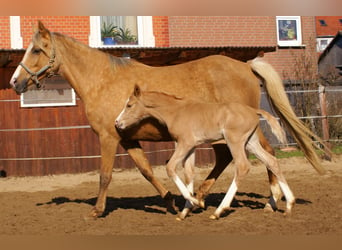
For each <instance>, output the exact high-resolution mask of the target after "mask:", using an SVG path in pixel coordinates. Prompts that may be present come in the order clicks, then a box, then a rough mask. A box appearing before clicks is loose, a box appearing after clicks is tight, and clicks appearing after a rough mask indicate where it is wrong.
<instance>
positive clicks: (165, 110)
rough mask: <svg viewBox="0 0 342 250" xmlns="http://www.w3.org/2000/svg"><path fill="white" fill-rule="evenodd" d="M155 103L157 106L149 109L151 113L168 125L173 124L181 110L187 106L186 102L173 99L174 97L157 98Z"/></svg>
mask: <svg viewBox="0 0 342 250" xmlns="http://www.w3.org/2000/svg"><path fill="white" fill-rule="evenodd" d="M154 101H156V103H157V104H156V105H155V106H154V107H153V108H149V113H150V115H151V116H153V117H154V118H156V119H157V120H159V121H160V122H162V123H164V124H166V125H168V124H170V123H172V121H173V120H174V119H175V116H176V115H177V113H178V111H179V109H181V108H182V107H184V105H186V102H185V101H184V100H178V99H173V97H165V96H162V98H155V100H154ZM154 101H153V102H154Z"/></svg>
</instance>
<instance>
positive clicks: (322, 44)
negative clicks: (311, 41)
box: [317, 37, 333, 52]
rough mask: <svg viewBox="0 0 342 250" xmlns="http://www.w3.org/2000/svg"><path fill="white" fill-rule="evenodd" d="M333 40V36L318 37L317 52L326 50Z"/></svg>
mask: <svg viewBox="0 0 342 250" xmlns="http://www.w3.org/2000/svg"><path fill="white" fill-rule="evenodd" d="M332 40H333V37H322V38H317V52H322V51H324V50H325V49H326V48H327V47H328V45H329V43H330V42H331V41H332Z"/></svg>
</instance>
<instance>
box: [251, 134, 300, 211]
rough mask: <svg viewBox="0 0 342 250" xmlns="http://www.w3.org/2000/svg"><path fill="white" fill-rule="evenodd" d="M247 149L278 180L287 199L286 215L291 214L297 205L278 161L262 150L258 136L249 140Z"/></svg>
mask: <svg viewBox="0 0 342 250" xmlns="http://www.w3.org/2000/svg"><path fill="white" fill-rule="evenodd" d="M247 149H248V150H250V151H251V152H252V153H254V154H255V156H256V157H257V158H258V159H260V160H261V161H262V162H263V163H264V164H265V165H266V167H267V168H268V169H269V170H270V171H271V172H272V173H273V174H274V175H275V176H276V177H277V178H278V183H279V186H280V189H281V191H282V192H283V193H284V195H285V199H286V212H285V214H290V213H291V210H292V207H293V205H294V204H295V197H294V195H293V193H292V191H291V189H290V187H289V186H288V184H287V182H286V179H285V177H284V175H283V173H282V171H281V169H280V167H279V164H278V161H277V159H276V158H275V157H274V156H273V155H271V154H269V153H268V152H267V151H265V150H264V149H263V148H262V146H261V145H260V143H259V139H258V136H257V135H256V134H254V135H253V136H252V137H251V139H250V140H249V142H248V144H247Z"/></svg>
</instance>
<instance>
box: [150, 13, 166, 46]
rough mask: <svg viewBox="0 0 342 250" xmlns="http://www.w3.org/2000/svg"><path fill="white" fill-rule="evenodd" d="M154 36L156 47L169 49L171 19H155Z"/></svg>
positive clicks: (160, 17)
mask: <svg viewBox="0 0 342 250" xmlns="http://www.w3.org/2000/svg"><path fill="white" fill-rule="evenodd" d="M153 34H154V37H155V41H156V47H169V45H170V38H169V18H168V17H167V16H154V17H153Z"/></svg>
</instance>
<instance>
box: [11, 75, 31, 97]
mask: <svg viewBox="0 0 342 250" xmlns="http://www.w3.org/2000/svg"><path fill="white" fill-rule="evenodd" d="M10 85H11V86H12V88H13V89H14V90H15V92H17V94H21V93H24V92H26V90H27V80H22V81H21V82H18V80H17V78H12V79H11V81H10Z"/></svg>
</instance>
